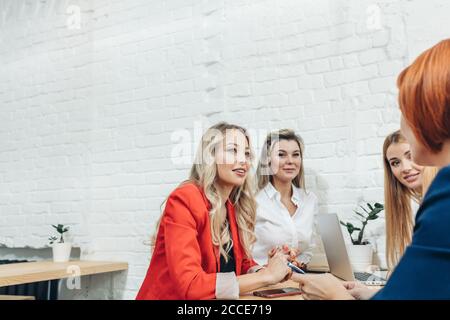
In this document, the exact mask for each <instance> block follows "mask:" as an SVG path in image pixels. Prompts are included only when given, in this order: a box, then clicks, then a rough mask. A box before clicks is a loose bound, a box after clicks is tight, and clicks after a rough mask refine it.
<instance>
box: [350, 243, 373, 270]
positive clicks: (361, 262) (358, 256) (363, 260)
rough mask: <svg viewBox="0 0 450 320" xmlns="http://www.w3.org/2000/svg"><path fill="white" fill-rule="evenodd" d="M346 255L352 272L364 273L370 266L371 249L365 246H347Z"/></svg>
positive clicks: (369, 246) (368, 245)
mask: <svg viewBox="0 0 450 320" xmlns="http://www.w3.org/2000/svg"><path fill="white" fill-rule="evenodd" d="M347 253H348V257H349V259H350V264H351V265H352V268H353V271H354V272H366V271H368V270H369V269H370V266H371V265H372V258H373V247H372V245H370V244H366V245H353V244H349V245H347Z"/></svg>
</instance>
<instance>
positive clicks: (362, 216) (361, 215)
mask: <svg viewBox="0 0 450 320" xmlns="http://www.w3.org/2000/svg"><path fill="white" fill-rule="evenodd" d="M353 212H354V213H356V214H357V215H358V216H360V217H361V218H363V219H365V218H366V216H365V215H363V214H362V213H360V212H358V211H356V210H353Z"/></svg>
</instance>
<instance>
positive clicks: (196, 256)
mask: <svg viewBox="0 0 450 320" xmlns="http://www.w3.org/2000/svg"><path fill="white" fill-rule="evenodd" d="M163 220H164V225H165V231H164V238H165V250H166V258H167V265H168V268H169V273H170V276H171V278H172V279H173V281H174V282H175V283H176V288H175V290H178V291H179V293H180V294H181V295H182V296H183V297H184V298H185V299H188V300H199V299H214V298H215V291H216V273H206V272H205V271H204V270H203V269H202V267H201V251H200V246H199V243H198V241H197V222H196V220H195V219H194V217H193V215H192V213H191V210H190V204H189V200H188V199H186V197H183V195H180V194H177V193H173V194H172V195H171V196H170V197H169V199H168V200H167V203H166V209H165V214H164V218H163Z"/></svg>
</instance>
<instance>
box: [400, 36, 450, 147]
mask: <svg viewBox="0 0 450 320" xmlns="http://www.w3.org/2000/svg"><path fill="white" fill-rule="evenodd" d="M397 85H398V88H399V104H400V109H401V111H402V114H403V117H404V118H405V120H406V122H407V123H408V124H409V126H410V127H411V129H412V130H413V132H414V135H415V136H416V138H417V139H418V140H419V142H420V143H421V144H423V145H424V146H425V147H427V148H428V149H429V150H431V151H433V152H435V153H437V152H439V151H441V150H442V145H443V143H444V142H445V141H446V140H447V139H450V39H446V40H443V41H441V42H439V43H438V44H436V45H435V46H433V47H431V48H430V49H428V50H426V51H425V52H423V53H422V54H421V55H420V56H419V57H418V58H417V59H416V60H415V61H414V62H413V63H412V64H411V65H410V66H409V67H407V68H406V69H405V70H403V71H402V72H401V73H400V75H399V76H398V79H397Z"/></svg>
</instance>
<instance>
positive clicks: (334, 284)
mask: <svg viewBox="0 0 450 320" xmlns="http://www.w3.org/2000/svg"><path fill="white" fill-rule="evenodd" d="M291 279H292V280H294V281H296V282H298V283H299V284H300V290H302V294H303V298H304V299H305V300H351V299H354V297H353V296H352V295H351V294H350V293H349V292H348V291H347V289H346V287H345V286H344V283H343V282H342V281H341V280H339V279H337V278H336V277H334V276H333V275H332V274H331V273H325V274H319V275H311V274H293V275H292V277H291Z"/></svg>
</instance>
